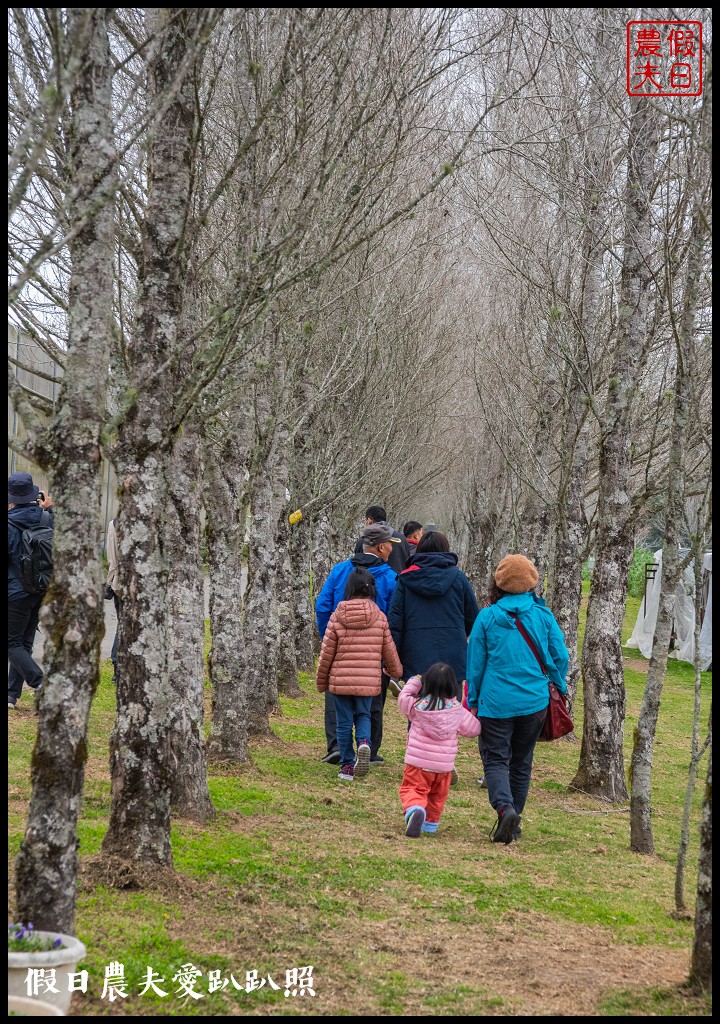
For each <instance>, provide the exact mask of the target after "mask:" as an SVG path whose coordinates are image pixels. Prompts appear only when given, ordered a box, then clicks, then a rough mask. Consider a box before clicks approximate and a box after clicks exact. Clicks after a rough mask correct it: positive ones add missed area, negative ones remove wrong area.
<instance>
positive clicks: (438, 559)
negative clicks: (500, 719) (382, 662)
mask: <svg viewBox="0 0 720 1024" xmlns="http://www.w3.org/2000/svg"><path fill="white" fill-rule="evenodd" d="M457 561H458V558H457V555H456V554H455V553H454V552H453V551H451V550H450V543H449V541H448V539H447V537H446V536H445V534H444V533H438V532H431V533H425V534H423V536H422V538H421V539H420V541H419V543H418V545H417V549H416V551H415V554H414V555H413V556H412V559H411V562H410V565H409V566H408V568H407V569H405V571H404V572H402V573H401V574H400V576H399V577H398V584H397V587H396V588H395V591H394V593H393V596H392V600H391V602H390V610H389V612H388V622H389V623H390V631H391V632H392V635H393V640H394V641H395V646H396V647H397V649H398V654H399V655H400V660H401V661H402V663H403V668H404V669H405V675H406V677H408V678H409V677H410V676H414V675H422V674H423V673H424V672H426V671H427V670H428V668H429V667H430V665H433V664H434V663H435V662H438V661H442V662H445V663H447V664H448V665H451V666H452V669H453V671H454V673H455V676H456V678H457V679H458V694H457V696H458V698H459V699H460V700H462V696H463V695H462V690H461V689H460V684H461V683H462V681H463V680H464V679H465V678H466V671H465V669H466V657H467V640H468V636H469V635H470V631H471V630H472V628H473V625H474V624H475V619H476V618H477V616H478V611H479V609H478V603H477V600H476V598H475V592H474V591H473V588H472V586H471V585H470V581H469V580H468V578H467V576H466V575H465V574H464V573H463V572H461V570H460V569H458V567H457Z"/></svg>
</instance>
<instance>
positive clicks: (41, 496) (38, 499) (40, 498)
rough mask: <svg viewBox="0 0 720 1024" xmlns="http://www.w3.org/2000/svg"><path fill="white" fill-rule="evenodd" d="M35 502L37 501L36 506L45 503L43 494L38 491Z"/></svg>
mask: <svg viewBox="0 0 720 1024" xmlns="http://www.w3.org/2000/svg"><path fill="white" fill-rule="evenodd" d="M35 500H36V501H37V503H38V505H39V504H40V502H41V501H45V492H44V491H38V496H37V498H36V499H35Z"/></svg>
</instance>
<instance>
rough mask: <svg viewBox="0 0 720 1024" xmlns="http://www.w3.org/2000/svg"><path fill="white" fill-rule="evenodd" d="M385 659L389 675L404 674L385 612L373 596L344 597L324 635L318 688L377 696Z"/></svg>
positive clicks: (360, 695) (353, 695)
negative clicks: (344, 599)
mask: <svg viewBox="0 0 720 1024" xmlns="http://www.w3.org/2000/svg"><path fill="white" fill-rule="evenodd" d="M383 661H384V662H385V668H386V670H387V673H388V675H391V676H395V677H398V676H401V675H402V664H401V662H400V659H399V658H398V653H397V650H396V649H395V644H394V643H393V638H392V636H391V634H390V627H389V626H388V621H387V619H386V618H385V615H384V613H383V612H381V611H380V609H379V608H378V606H377V605H376V604H375V602H374V601H371V600H370V598H354V599H353V600H352V601H341V602H340V604H339V605H338V606H337V608H336V609H335V611H334V612H333V613H332V615H331V616H330V621H329V622H328V624H327V629H326V630H325V635H324V636H323V642H322V649H321V651H320V660H319V661H318V667H317V675H316V676H315V685H316V686H317V688H318V690H320V692H321V693H322V691H323V690H330V692H331V693H339V694H343V695H344V696H348V697H351V696H352V697H376V696H377V695H378V694H379V693H380V686H381V674H382V663H383Z"/></svg>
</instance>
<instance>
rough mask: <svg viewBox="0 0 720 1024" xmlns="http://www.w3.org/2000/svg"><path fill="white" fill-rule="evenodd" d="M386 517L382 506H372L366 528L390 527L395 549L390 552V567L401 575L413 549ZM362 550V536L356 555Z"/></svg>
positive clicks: (366, 514) (356, 545) (359, 538)
mask: <svg viewBox="0 0 720 1024" xmlns="http://www.w3.org/2000/svg"><path fill="white" fill-rule="evenodd" d="M386 516H387V513H386V512H385V509H384V508H383V507H382V505H371V506H370V508H369V509H368V510H367V511H366V513H365V526H366V527H367V526H373V525H375V524H377V525H378V526H387V527H388V529H389V530H390V532H391V534H392V537H393V542H394V543H393V549H392V551H391V552H390V557H389V558H388V565H389V566H390V568H391V569H394V570H395V572H397V573H401V572H402V571H403V569H404V568H405V564H406V562H407V560H408V557H409V556H410V554H411V553H412V549H411V547H410V545H409V544H408V542H407V540H406V539H405V537H403V535H402V534H401V533H398V532H397V530H393V528H392V526H390V525H389V524H388V522H387V520H386ZM362 550H363V539H362V534H361V535H360V536H359V537H358V539H357V543H356V544H355V554H356V555H361V554H362Z"/></svg>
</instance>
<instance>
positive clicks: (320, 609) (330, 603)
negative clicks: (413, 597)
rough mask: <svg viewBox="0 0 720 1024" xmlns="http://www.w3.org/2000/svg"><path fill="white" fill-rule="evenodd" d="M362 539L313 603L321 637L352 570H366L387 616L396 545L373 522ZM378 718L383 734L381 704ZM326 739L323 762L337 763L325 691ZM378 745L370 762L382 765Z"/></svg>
mask: <svg viewBox="0 0 720 1024" xmlns="http://www.w3.org/2000/svg"><path fill="white" fill-rule="evenodd" d="M361 540H362V546H363V550H362V553H361V554H359V555H353V556H352V558H348V559H346V560H345V561H344V562H338V564H337V565H335V566H334V567H333V568H332V570H331V572H330V575H329V576H328V578H327V579H326V580H325V583H324V584H323V587H322V590H321V591H320V593H319V594H318V596H317V600H316V601H315V621H316V622H317V627H318V632H319V633H320V636H321V637H324V636H325V630H326V629H327V625H328V622H329V621H330V617H331V615H332V613H333V612H334V611H335V609H336V608H337V606H338V605H339V604H340V602H341V601H342V600H343V599H344V597H345V586H346V584H347V580H348V577H349V576H350V573H351V572H353V571H354V570H355V569H367V571H368V572H369V573H370V574H371V575H372V576H373V578H374V580H375V588H376V595H375V603H376V604H377V606H378V608H379V609H380V611H381V612H382V613H383V614H384V615H387V610H388V607H389V605H390V598H391V597H392V593H393V590H394V589H395V585H396V583H397V573H396V572H395V571H394V570H393V569H391V568H390V566H389V565H388V559H389V557H390V552H391V551H392V549H393V547H394V545H395V540H394V538H393V534H392V531H391V529H390V527H389V526H387V525H385V524H380V523H376V524H373V525H371V526H366V527H365V529H364V530H363V533H362V538H361ZM386 680H387V676H385V675H383V681H382V684H381V690H382V688H383V687H384V689H385V692H386V693H387V681H386ZM377 699H379V698H376V700H377ZM373 715H374V716H375V717H374V721H375V722H377V715H378V712H377V707H376V706H375V705H374V702H373V705H372V706H371V718H372V717H373ZM380 718H381V725H380V729H381V731H382V705H381V709H380ZM374 734H375V735H376V734H377V724H375V726H374ZM325 739H326V741H327V753H326V754H325V756H324V757H323V758H322V760H323V761H324V762H325V763H326V764H339V763H340V750H339V747H338V741H337V724H336V715H335V701H334V698H333V695H332V692H331V691H330V690H326V691H325ZM379 745H380V744H379V743H378V744H377V746H374V747H373V757H371V763H375V764H381V763H382V758H378V757H376V756H375V755H377V750H378V747H379Z"/></svg>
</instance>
